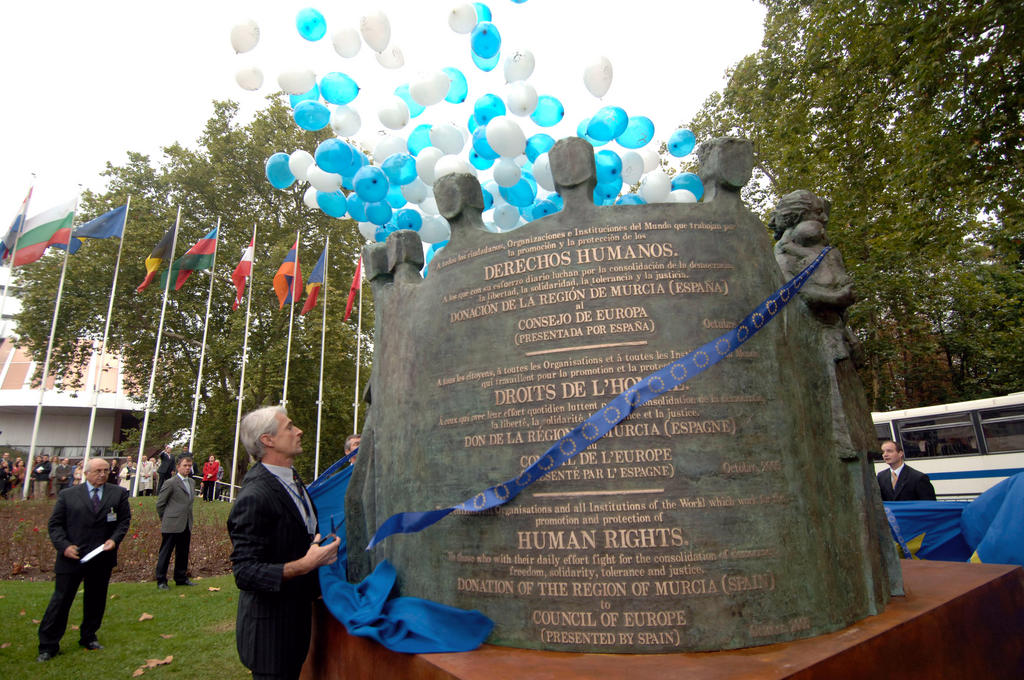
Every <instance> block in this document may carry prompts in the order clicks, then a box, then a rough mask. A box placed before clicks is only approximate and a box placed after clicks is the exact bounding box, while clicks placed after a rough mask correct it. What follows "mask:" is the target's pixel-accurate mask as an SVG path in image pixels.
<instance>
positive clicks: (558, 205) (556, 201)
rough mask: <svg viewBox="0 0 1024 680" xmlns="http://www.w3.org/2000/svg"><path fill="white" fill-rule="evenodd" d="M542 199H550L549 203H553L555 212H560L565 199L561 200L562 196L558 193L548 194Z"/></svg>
mask: <svg viewBox="0 0 1024 680" xmlns="http://www.w3.org/2000/svg"><path fill="white" fill-rule="evenodd" d="M544 200H545V201H550V202H551V203H553V204H554V206H555V212H560V211H561V210H562V208H564V207H565V201H563V200H562V197H561V196H559V195H558V194H551V195H550V196H548V197H547V198H545V199H544Z"/></svg>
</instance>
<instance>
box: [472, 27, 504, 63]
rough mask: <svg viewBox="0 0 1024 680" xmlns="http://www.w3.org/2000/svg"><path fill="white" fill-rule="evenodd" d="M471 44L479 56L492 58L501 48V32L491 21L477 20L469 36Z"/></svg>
mask: <svg viewBox="0 0 1024 680" xmlns="http://www.w3.org/2000/svg"><path fill="white" fill-rule="evenodd" d="M469 44H470V46H472V48H473V53H474V54H476V55H477V56H478V57H481V58H483V59H490V58H492V57H493V56H494V55H496V54H497V53H498V50H500V49H501V34H500V33H499V32H498V27H497V26H495V25H494V24H492V23H491V22H490V21H480V22H477V25H476V26H474V27H473V32H472V33H471V34H470V36H469Z"/></svg>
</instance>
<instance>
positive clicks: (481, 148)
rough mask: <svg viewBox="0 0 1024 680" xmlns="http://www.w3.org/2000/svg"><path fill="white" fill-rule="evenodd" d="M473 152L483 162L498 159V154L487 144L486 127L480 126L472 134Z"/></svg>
mask: <svg viewBox="0 0 1024 680" xmlns="http://www.w3.org/2000/svg"><path fill="white" fill-rule="evenodd" d="M473 151H476V153H477V155H479V156H480V157H481V158H483V159H485V160H489V161H493V160H496V159H497V158H498V152H497V151H495V150H494V149H492V148H491V145H490V144H488V143H487V126H486V125H481V126H480V127H478V128H477V129H476V130H475V131H474V132H473Z"/></svg>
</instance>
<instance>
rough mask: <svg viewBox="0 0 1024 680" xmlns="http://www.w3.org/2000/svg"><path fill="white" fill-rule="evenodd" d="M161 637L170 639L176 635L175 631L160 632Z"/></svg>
mask: <svg viewBox="0 0 1024 680" xmlns="http://www.w3.org/2000/svg"><path fill="white" fill-rule="evenodd" d="M160 637H162V638H163V639H165V640H170V639H171V638H172V637H174V634H173V633H160Z"/></svg>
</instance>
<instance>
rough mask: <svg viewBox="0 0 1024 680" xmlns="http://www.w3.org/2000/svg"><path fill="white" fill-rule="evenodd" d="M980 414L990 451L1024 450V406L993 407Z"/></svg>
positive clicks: (1009, 451)
mask: <svg viewBox="0 0 1024 680" xmlns="http://www.w3.org/2000/svg"><path fill="white" fill-rule="evenodd" d="M980 416H981V430H982V432H984V433H985V445H986V446H988V451H989V453H1011V452H1014V451H1024V408H1021V407H1016V408H1003V409H993V410H991V411H983V412H982V413H981V414H980Z"/></svg>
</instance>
